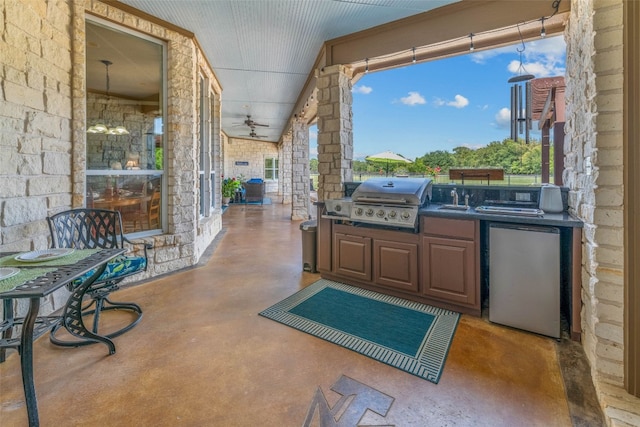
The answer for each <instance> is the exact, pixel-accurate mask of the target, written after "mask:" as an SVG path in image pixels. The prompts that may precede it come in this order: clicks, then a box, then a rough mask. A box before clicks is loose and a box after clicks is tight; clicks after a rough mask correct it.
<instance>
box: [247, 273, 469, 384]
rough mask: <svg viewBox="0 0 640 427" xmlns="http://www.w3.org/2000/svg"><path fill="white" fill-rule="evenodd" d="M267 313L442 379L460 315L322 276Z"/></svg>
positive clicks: (265, 313)
mask: <svg viewBox="0 0 640 427" xmlns="http://www.w3.org/2000/svg"><path fill="white" fill-rule="evenodd" d="M260 315H261V316H264V317H267V318H269V319H272V320H275V321H276V322H280V323H283V324H285V325H287V326H291V327H292V328H296V329H299V330H301V331H303V332H306V333H308V334H311V335H314V336H316V337H318V338H322V339H324V340H327V341H329V342H332V343H334V344H338V345H340V346H342V347H345V348H348V349H350V350H353V351H356V352H358V353H360V354H363V355H365V356H368V357H371V358H372V359H375V360H378V361H380V362H383V363H386V364H387V365H391V366H393V367H396V368H398V369H401V370H403V371H406V372H408V373H410V374H413V375H416V376H418V377H421V378H424V379H426V380H429V381H431V382H433V383H436V384H437V383H438V381H439V380H440V375H441V374H442V368H443V367H444V362H445V360H446V358H447V353H448V352H449V345H450V344H451V339H452V338H453V334H454V333H455V331H456V327H457V326H458V319H459V318H460V314H458V313H455V312H453V311H449V310H444V309H440V308H435V307H431V306H429V305H425V304H421V303H418V302H413V301H408V300H404V299H402V298H397V297H393V296H389V295H384V294H380V293H378V292H373V291H369V290H365V289H360V288H357V287H354V286H349V285H345V284H343V283H338V282H333V281H331V280H325V279H321V280H318V281H317V282H315V283H313V284H311V285H309V286H307V287H306V288H304V289H302V290H300V291H298V292H296V293H295V294H293V295H291V296H290V297H288V298H286V299H284V300H282V301H280V302H279V303H277V304H275V305H273V306H271V307H269V308H268V309H266V310H264V311H262V312H261V313H260Z"/></svg>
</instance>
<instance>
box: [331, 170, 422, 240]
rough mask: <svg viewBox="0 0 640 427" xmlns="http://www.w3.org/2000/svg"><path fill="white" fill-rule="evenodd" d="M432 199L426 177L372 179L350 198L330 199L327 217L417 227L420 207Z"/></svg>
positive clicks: (359, 187)
mask: <svg viewBox="0 0 640 427" xmlns="http://www.w3.org/2000/svg"><path fill="white" fill-rule="evenodd" d="M430 199H431V180H430V179H427V178H371V179H368V180H367V181H365V182H363V183H362V184H360V185H359V186H358V188H356V189H355V190H354V192H353V194H352V195H351V198H350V199H349V198H344V199H337V200H327V201H325V206H326V209H327V214H328V215H327V217H330V218H335V219H349V220H351V221H354V222H360V223H367V224H376V225H384V226H391V227H402V228H414V229H415V230H417V227H418V210H419V209H420V208H421V207H423V206H425V205H427V204H428V203H429V200H430Z"/></svg>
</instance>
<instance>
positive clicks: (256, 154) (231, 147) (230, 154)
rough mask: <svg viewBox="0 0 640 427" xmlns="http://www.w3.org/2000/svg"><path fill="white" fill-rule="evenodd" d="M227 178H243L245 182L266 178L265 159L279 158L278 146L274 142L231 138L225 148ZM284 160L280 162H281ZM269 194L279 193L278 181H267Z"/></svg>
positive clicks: (225, 174) (225, 173) (266, 188)
mask: <svg viewBox="0 0 640 427" xmlns="http://www.w3.org/2000/svg"><path fill="white" fill-rule="evenodd" d="M224 152H225V158H224V161H225V165H224V177H225V178H238V177H240V176H242V177H243V178H244V179H245V180H249V179H251V178H262V179H265V177H264V159H265V158H269V157H273V158H276V159H277V158H278V156H279V153H278V146H277V145H276V144H274V143H273V142H266V141H256V140H253V139H241V138H229V139H228V142H227V143H226V144H225V147H224ZM281 161H282V160H280V162H281ZM236 162H246V163H248V165H244V164H242V163H241V164H236ZM265 183H266V185H265V190H266V192H267V193H275V194H277V193H278V182H277V181H271V180H269V181H265Z"/></svg>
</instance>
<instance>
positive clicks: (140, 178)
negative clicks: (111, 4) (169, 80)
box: [86, 17, 166, 234]
mask: <svg viewBox="0 0 640 427" xmlns="http://www.w3.org/2000/svg"><path fill="white" fill-rule="evenodd" d="M104 40H109V43H108V44H105V43H104ZM86 46H87V51H86V61H87V64H86V87H87V113H86V128H87V135H86V150H87V151H86V156H87V163H86V184H87V185H86V205H87V207H94V208H103V209H111V210H118V211H120V213H121V215H122V220H123V226H124V232H125V233H128V234H131V233H143V234H147V233H149V232H152V231H153V232H157V231H158V230H161V229H162V223H163V221H162V217H163V209H162V206H163V205H164V204H163V203H162V199H163V198H164V197H163V196H164V192H163V188H164V183H163V180H164V179H163V178H164V156H163V155H164V146H165V144H164V132H163V123H164V116H163V114H164V113H163V109H162V108H161V106H162V105H165V104H166V102H165V90H164V88H165V86H166V85H165V83H164V79H165V75H166V72H165V63H164V58H165V57H166V55H165V45H164V44H163V42H161V41H159V40H156V39H153V38H151V37H148V36H146V35H143V34H139V33H136V32H133V31H132V30H129V29H124V28H120V27H116V26H115V25H113V24H111V23H107V22H106V21H102V20H100V19H98V18H95V17H87V21H86ZM107 46H108V47H107ZM134 75H135V78H132V76H134Z"/></svg>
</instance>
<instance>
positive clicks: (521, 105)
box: [508, 25, 535, 144]
mask: <svg viewBox="0 0 640 427" xmlns="http://www.w3.org/2000/svg"><path fill="white" fill-rule="evenodd" d="M518 33H519V34H520V42H521V43H522V47H521V48H516V50H517V51H518V53H519V54H520V66H519V67H518V75H517V76H515V77H511V78H510V79H509V80H508V83H510V84H511V139H512V140H514V141H517V140H518V135H521V134H523V133H524V134H525V142H526V143H527V144H528V143H529V131H530V130H531V82H530V80H531V79H533V78H535V76H534V75H533V74H529V73H528V72H527V70H526V69H525V68H524V64H523V63H522V53H523V52H524V50H525V46H524V40H523V39H522V33H521V32H520V26H519V25H518Z"/></svg>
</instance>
